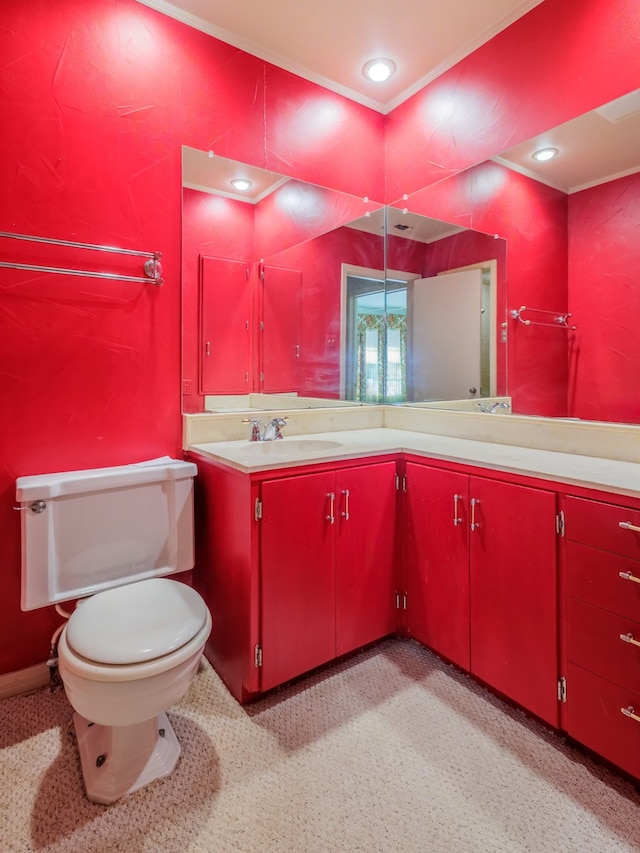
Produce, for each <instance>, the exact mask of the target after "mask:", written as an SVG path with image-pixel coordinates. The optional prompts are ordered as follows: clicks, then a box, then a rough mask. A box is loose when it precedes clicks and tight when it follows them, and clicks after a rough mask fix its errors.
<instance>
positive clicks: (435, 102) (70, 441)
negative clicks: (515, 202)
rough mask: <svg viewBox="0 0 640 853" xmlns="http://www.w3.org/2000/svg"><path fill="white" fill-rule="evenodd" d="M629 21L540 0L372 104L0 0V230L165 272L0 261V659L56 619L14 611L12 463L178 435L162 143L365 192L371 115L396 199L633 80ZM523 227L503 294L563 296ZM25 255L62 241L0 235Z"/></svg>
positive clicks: (131, 450)
mask: <svg viewBox="0 0 640 853" xmlns="http://www.w3.org/2000/svg"><path fill="white" fill-rule="evenodd" d="M639 33H640V16H638V14H637V2H636V0H608V2H607V3H603V2H602V0H545V2H544V3H542V4H540V5H539V6H538V7H536V9H534V10H533V11H532V12H531V13H530V14H528V15H527V16H525V17H524V18H523V19H521V20H520V21H518V22H516V23H515V24H514V25H513V26H512V27H510V28H509V29H508V30H507V31H505V32H504V33H502V34H501V35H500V36H498V37H496V39H494V40H492V41H491V42H490V43H489V44H487V45H485V46H484V47H483V48H481V49H480V50H478V51H476V52H475V53H474V54H473V55H472V56H470V57H469V58H468V59H467V60H465V61H464V62H462V63H460V64H459V65H458V66H456V67H455V68H454V69H452V70H451V71H449V72H447V74H446V75H443V77H442V78H440V79H439V80H438V81H436V82H435V83H433V84H431V85H430V86H428V87H427V88H426V89H425V90H424V91H423V92H422V93H419V94H418V95H416V96H415V97H414V98H412V99H411V100H410V101H408V102H407V104H405V105H402V106H401V107H399V108H398V109H397V110H395V111H394V112H393V113H392V114H391V115H390V116H389V117H388V118H387V119H386V120H385V119H384V118H383V117H382V116H381V115H379V114H377V113H374V112H372V111H370V110H367V109H365V108H363V107H361V106H359V105H357V104H353V103H352V102H350V101H348V100H346V99H344V98H342V97H340V96H338V95H334V94H332V93H328V92H327V91H326V90H324V89H322V88H320V87H317V86H315V85H313V84H311V83H309V82H307V81H304V80H300V79H299V78H296V77H295V76H294V75H291V74H289V73H288V72H284V71H281V70H279V69H275V68H273V67H271V66H269V65H268V64H267V63H264V62H262V61H261V60H258V59H256V58H253V57H250V56H248V55H246V54H244V53H242V51H239V50H237V49H236V48H234V47H231V46H229V45H225V44H223V43H221V42H219V41H216V40H215V39H212V38H211V37H209V36H206V35H204V34H202V33H199V32H197V31H195V30H191V29H189V28H188V27H185V26H184V25H182V24H180V23H178V22H176V21H174V20H172V19H170V18H167V17H164V16H162V15H161V14H160V13H158V12H155V11H153V10H151V9H148V8H147V7H145V6H143V5H141V4H138V3H136V2H133V0H57V2H55V3H51V2H50V0H21V2H20V3H3V4H1V5H0V57H1V59H0V115H2V121H1V122H0V152H1V153H2V157H0V230H3V231H17V232H21V233H30V234H41V235H45V236H51V237H60V238H65V239H71V240H78V241H84V242H92V243H100V244H103V243H107V244H111V245H119V246H123V247H128V248H133V249H142V250H149V251H154V250H159V251H161V252H162V253H163V255H164V267H165V279H166V283H165V285H164V287H162V288H153V287H152V286H148V285H125V284H117V283H107V282H99V281H93V280H90V279H82V278H77V279H71V278H63V277H59V276H50V275H38V274H20V273H17V272H11V271H4V270H3V271H1V273H0V299H1V303H0V304H1V306H2V310H1V311H0V365H1V366H2V368H1V369H2V377H3V383H2V394H0V401H1V402H0V405H1V406H2V412H1V417H0V424H1V425H2V466H1V467H0V495H1V502H0V535H1V537H2V543H3V561H2V573H3V574H2V585H3V586H2V593H3V594H2V600H1V603H0V671H9V670H13V669H18V668H20V667H22V666H27V665H29V664H32V663H34V662H37V661H42V660H43V659H44V658H45V657H46V655H47V653H48V643H49V636H50V633H51V631H52V629H53V627H54V625H55V624H57V621H58V619H57V617H56V616H55V615H54V614H53V613H52V612H51V611H50V610H49V609H45V610H43V611H38V612H34V613H30V614H23V613H21V612H20V609H19V588H20V535H19V518H18V514H17V513H15V512H13V511H12V509H11V507H12V505H13V503H14V490H15V479H16V477H17V476H19V475H22V474H30V473H37V472H46V471H54V470H60V469H70V468H81V467H91V466H100V465H113V464H119V463H125V462H130V461H135V460H139V459H141V458H145V457H152V456H155V455H160V454H164V453H170V454H175V453H178V452H179V448H180V328H181V323H180V268H181V264H180V244H181V191H180V169H181V166H180V163H181V158H180V146H181V145H182V144H187V145H190V146H194V147H198V148H202V149H213V150H214V151H215V153H216V154H219V155H221V156H227V157H231V158H233V159H236V160H240V161H244V162H248V163H251V164H254V165H257V166H262V167H266V168H273V169H275V170H276V171H286V172H287V173H288V174H291V175H293V176H294V177H297V178H299V179H301V180H305V181H310V182H312V183H318V184H321V185H323V186H328V187H331V188H334V189H338V190H341V191H344V192H348V193H350V194H352V195H354V196H356V197H363V196H369V197H370V198H373V199H376V200H377V199H380V198H381V197H382V184H383V176H384V175H385V170H384V169H383V145H382V143H383V130H384V126H385V124H386V130H387V138H386V139H387V142H386V144H387V149H386V154H387V166H386V181H387V185H386V193H387V197H388V198H390V199H393V198H398V197H399V196H400V195H401V194H402V193H404V192H407V193H411V192H413V191H414V190H416V189H418V188H419V187H421V186H423V185H425V184H427V183H429V182H430V181H431V180H433V179H435V178H439V177H442V176H443V175H446V174H449V173H450V172H451V171H455V170H457V169H459V168H465V167H467V166H469V165H472V164H474V163H477V162H478V161H480V160H483V159H485V158H486V157H487V156H489V155H492V154H494V153H496V151H497V150H501V149H504V148H505V147H506V146H507V145H511V144H514V143H515V142H517V141H519V140H522V139H524V138H527V137H529V136H531V135H532V134H533V133H535V132H537V131H540V130H543V129H545V128H547V127H550V126H554V125H556V124H557V123H559V122H560V121H563V120H565V119H567V118H570V117H572V116H574V115H576V114H579V113H582V112H583V111H585V110H586V109H589V108H591V107H593V106H596V105H598V104H599V103H602V102H604V101H606V100H609V99H611V98H613V97H615V96H617V95H620V94H623V93H624V92H626V91H628V90H630V89H633V88H635V87H636V86H637V81H638V79H640V36H639ZM285 166H286V168H285ZM463 213H464V212H460V211H459V215H460V216H462V215H463ZM487 215H488V214H487ZM470 224H471V223H470ZM474 224H475V227H477V228H479V230H492V229H490V228H486V227H482V226H481V225H479V224H477V223H474ZM555 228H556V225H555V221H554V220H552V222H551V224H549V225H546V224H545V223H544V222H542V221H541V222H540V223H539V231H540V233H541V234H544V233H547V234H551V233H553V232H554V230H555ZM495 230H496V231H498V229H497V228H496V229H495ZM505 236H508V235H505ZM508 239H509V237H508ZM526 242H527V238H526V236H525V235H524V234H516V233H514V234H513V235H512V238H511V240H510V243H509V288H510V292H511V286H512V283H513V281H514V276H515V275H516V271H517V275H518V276H519V284H518V290H517V292H516V294H517V297H518V298H525V296H526V298H528V296H529V295H530V296H531V297H536V298H537V295H538V292H539V289H540V288H542V290H543V296H544V297H545V299H546V298H547V295H546V291H548V292H549V294H548V295H549V299H550V296H551V295H552V293H553V295H554V296H555V295H556V292H555V291H554V289H556V290H557V295H558V297H559V298H561V297H562V285H561V282H560V279H559V276H558V278H556V272H558V273H559V272H560V268H559V263H558V262H557V261H556V259H555V257H554V252H553V251H551V252H550V253H549V254H548V255H547V256H545V255H543V256H542V258H541V257H540V256H539V255H538V256H534V252H533V250H532V251H531V252H528V251H527V247H526V245H525V243H526ZM540 245H542V243H539V244H538V246H539V247H540ZM514 253H515V254H514ZM34 256H37V257H41V258H45V257H46V258H47V260H50V261H51V262H54V261H55V262H57V263H63V262H66V261H69V262H71V258H73V256H71V255H67V254H66V253H65V252H53V251H52V250H47V251H45V250H43V251H41V252H34V251H32V250H31V249H28V248H25V247H22V248H20V249H17V248H16V246H7V245H6V244H5V245H4V247H3V248H1V249H0V260H7V259H9V258H12V259H14V260H21V259H22V260H24V259H26V258H33V257H34ZM89 261H90V262H91V263H92V264H93V263H95V262H96V259H95V257H91V258H89V259H88V262H89ZM521 262H522V263H521ZM98 266H102V262H100V263H99V264H98ZM108 267H109V268H110V269H117V270H121V271H125V272H126V271H129V270H130V269H131V264H130V263H129V262H128V261H126V262H125V261H123V260H116V259H110V260H109V262H108ZM320 319H321V318H320V317H318V324H317V325H318V326H319V324H320ZM322 322H327V324H329V322H330V320H329V319H328V318H323V319H322ZM326 328H327V329H328V330H329V329H330V326H329V325H327V327H326ZM331 328H332V327H331ZM518 340H520V338H519V339H518ZM554 346H555V344H550V348H549V350H548V352H549V353H551V355H550V356H549V359H550V360H551V361H553V359H554V357H555V356H554V353H555V350H554ZM510 347H511V344H510ZM527 347H528V344H527V345H526V346H523V347H518V348H515V349H514V358H515V362H514V364H515V368H514V369H515V371H516V375H518V373H519V374H520V376H521V379H519V380H518V382H519V383H520V385H521V386H522V388H523V389H524V388H526V387H527V383H528V380H527V370H528V369H530V368H532V367H533V359H532V357H531V356H532V355H533V348H531V349H530V350H529V349H527ZM536 349H539V347H537V348H536ZM510 354H511V353H510ZM549 369H553V368H552V365H551V366H550V368H549ZM509 370H510V376H511V361H510V365H509ZM544 378H545V377H544V376H542V375H541V376H540V380H539V383H538V384H540V385H541V386H542V385H543V384H544V382H543V380H544ZM536 382H538V380H536Z"/></svg>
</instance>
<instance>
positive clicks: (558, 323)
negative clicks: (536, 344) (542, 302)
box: [511, 305, 577, 329]
mask: <svg viewBox="0 0 640 853" xmlns="http://www.w3.org/2000/svg"><path fill="white" fill-rule="evenodd" d="M523 311H533V312H534V313H537V314H551V315H552V316H553V319H554V322H553V323H545V322H542V321H540V320H525V319H524V317H523V316H522V312H523ZM511 316H512V317H513V318H514V320H519V321H520V322H521V323H522V325H523V326H553V327H554V328H559V329H576V328H577V327H576V326H572V325H569V322H568V321H569V317H571V314H569V313H566V314H560V313H558V312H557V311H547V310H546V309H544V308H527V306H526V305H521V306H520V308H514V310H513V311H512V312H511Z"/></svg>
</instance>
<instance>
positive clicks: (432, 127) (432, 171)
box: [386, 0, 640, 202]
mask: <svg viewBox="0 0 640 853" xmlns="http://www.w3.org/2000/svg"><path fill="white" fill-rule="evenodd" d="M639 79H640V15H639V14H638V3H637V0H606V2H605V0H544V2H543V3H540V5H538V6H536V7H535V8H534V9H532V10H531V11H530V12H529V13H528V14H526V15H524V16H523V17H522V18H520V19H518V20H517V21H515V22H514V23H513V24H512V25H511V26H510V27H508V28H507V29H506V30H503V31H502V32H501V33H498V35H496V36H495V37H494V38H493V39H491V41H489V42H487V43H486V44H485V45H483V46H482V47H480V48H478V50H476V51H474V52H473V53H472V54H471V55H470V56H468V57H466V58H465V59H463V60H462V61H461V62H459V63H458V64H457V65H455V66H454V67H453V68H452V69H451V70H449V71H447V72H445V73H444V74H442V75H441V76H440V77H438V78H437V80H435V81H434V82H433V83H431V84H430V85H428V86H426V87H425V88H424V89H422V90H421V91H420V92H418V93H417V94H416V95H414V96H413V97H412V98H410V99H409V100H408V101H405V102H404V103H403V104H401V105H400V106H399V107H398V108H397V109H395V110H394V111H393V112H392V113H391V114H390V115H389V116H387V122H386V200H387V201H389V202H393V201H395V200H396V199H399V198H401V197H402V195H403V194H405V193H406V194H411V193H413V192H415V191H416V190H418V189H420V188H421V187H424V186H426V185H427V184H431V183H434V182H435V181H438V180H441V179H442V178H445V177H447V176H448V175H450V174H452V173H454V172H457V171H459V170H460V169H466V168H468V167H469V166H473V165H474V164H476V163H480V162H481V161H482V160H486V159H487V158H488V157H492V156H493V155H494V154H499V153H500V152H501V151H504V150H506V149H507V148H510V147H511V146H513V145H516V144H517V143H519V142H523V141H524V140H526V139H529V138H531V137H532V136H535V135H536V134H538V133H541V132H542V131H544V130H548V129H549V128H552V127H555V126H556V125H558V124H562V123H563V122H565V121H568V120H569V119H571V118H575V116H578V115H582V113H585V112H587V111H589V110H591V109H594V108H595V107H598V106H600V105H601V104H604V103H606V102H607V101H610V100H613V99H614V98H617V97H619V96H620V95H624V94H626V93H627V92H630V91H631V90H633V89H636V88H637V86H638V80H639Z"/></svg>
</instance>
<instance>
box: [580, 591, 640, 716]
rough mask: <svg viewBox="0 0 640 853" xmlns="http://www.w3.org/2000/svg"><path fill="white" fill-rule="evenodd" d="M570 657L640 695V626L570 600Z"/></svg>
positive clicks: (591, 606)
mask: <svg viewBox="0 0 640 853" xmlns="http://www.w3.org/2000/svg"><path fill="white" fill-rule="evenodd" d="M622 637H627V638H628V640H623V639H622ZM631 640H633V641H634V642H631ZM635 643H638V645H635ZM567 656H568V658H569V660H570V661H571V662H572V663H575V664H578V665H579V666H581V667H583V668H584V669H588V670H589V671H590V672H593V673H595V674H596V675H600V676H602V678H606V679H607V680H608V681H613V682H615V683H616V684H618V685H619V686H620V687H624V688H627V689H629V690H638V691H640V622H634V621H633V620H631V619H627V618H625V617H624V616H619V615H618V614H617V613H610V612H609V611H608V610H602V608H600V607H594V606H593V605H592V604H587V603H586V602H584V601H581V600H580V599H578V598H572V597H571V596H569V597H568V598H567ZM639 713H640V708H639Z"/></svg>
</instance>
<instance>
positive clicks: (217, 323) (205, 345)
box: [200, 256, 251, 394]
mask: <svg viewBox="0 0 640 853" xmlns="http://www.w3.org/2000/svg"><path fill="white" fill-rule="evenodd" d="M248 272H249V268H248V266H247V265H246V264H245V263H242V262H240V261H229V260H223V259H221V258H207V257H204V256H202V257H201V258H200V333H201V340H200V353H201V357H200V365H201V371H200V392H201V393H202V394H246V393H247V392H248V390H249V364H250V346H249V341H250V333H249V313H250V305H251V301H250V297H249V281H248Z"/></svg>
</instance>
